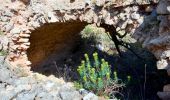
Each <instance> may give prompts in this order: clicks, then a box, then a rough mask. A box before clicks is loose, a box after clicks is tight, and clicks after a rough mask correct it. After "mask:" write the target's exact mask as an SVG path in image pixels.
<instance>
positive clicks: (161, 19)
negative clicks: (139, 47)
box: [134, 0, 170, 100]
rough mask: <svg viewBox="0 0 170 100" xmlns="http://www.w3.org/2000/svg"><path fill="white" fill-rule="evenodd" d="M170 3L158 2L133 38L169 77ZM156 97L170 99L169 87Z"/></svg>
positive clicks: (165, 1) (167, 0) (166, 0)
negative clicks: (149, 53) (148, 52)
mask: <svg viewBox="0 0 170 100" xmlns="http://www.w3.org/2000/svg"><path fill="white" fill-rule="evenodd" d="M169 15H170V1H169V0H160V2H159V4H158V6H157V8H156V10H155V13H152V14H151V15H150V16H146V17H144V22H143V24H142V25H141V26H139V27H138V28H137V29H136V32H135V34H134V37H135V38H136V39H137V40H138V41H140V42H141V43H143V47H145V48H147V49H149V50H150V51H151V52H152V53H153V54H154V55H155V57H156V58H157V59H158V61H157V68H158V69H165V70H167V72H168V75H170V50H169V49H170V37H169V34H170V28H169V27H170V16H169ZM163 90H164V92H159V93H158V95H159V96H160V98H162V99H164V100H169V99H170V85H166V86H164V89H163Z"/></svg>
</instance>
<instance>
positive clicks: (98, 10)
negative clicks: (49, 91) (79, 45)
mask: <svg viewBox="0 0 170 100" xmlns="http://www.w3.org/2000/svg"><path fill="white" fill-rule="evenodd" d="M21 1H22V0H21ZM6 2H7V3H5V1H4V2H3V3H4V5H3V6H2V8H3V9H1V10H0V11H1V15H2V16H1V22H0V26H1V30H2V31H4V32H5V34H6V37H7V38H8V41H9V44H8V47H7V45H4V48H5V47H6V49H7V48H8V50H9V55H8V57H7V58H8V60H10V61H11V63H12V64H13V65H14V66H18V65H19V66H23V67H24V66H30V65H31V62H30V61H29V59H28V55H27V53H28V49H29V48H30V45H31V43H30V36H31V35H32V33H34V32H35V31H36V30H37V29H40V28H41V27H44V26H46V24H51V25H52V24H56V25H57V24H58V23H69V22H72V23H77V22H81V23H82V24H83V25H84V23H95V24H97V25H100V23H105V24H110V25H114V26H118V27H117V30H122V29H123V30H125V31H127V30H126V27H130V29H131V30H130V31H131V32H132V33H133V32H134V31H135V28H136V27H137V26H139V25H140V24H141V23H142V20H143V16H142V15H141V14H140V13H139V12H138V10H139V7H140V6H139V5H135V3H133V2H130V3H129V2H128V3H120V2H119V3H117V4H116V3H114V2H111V1H105V0H103V1H98V0H97V1H96V3H94V2H93V3H92V2H90V3H89V2H84V1H81V0H78V1H76V2H74V3H70V2H69V0H68V1H67V0H65V1H56V0H51V1H46V0H42V1H36V0H31V1H30V2H28V3H26V2H24V3H22V2H20V1H14V2H8V1H6ZM13 4H15V5H14V6H13V7H11V6H10V5H13ZM141 5H147V4H146V3H141ZM121 7H122V8H123V9H120V8H121ZM151 8H152V7H151ZM5 9H6V10H5ZM41 29H42V28H41ZM75 30H76V28H75ZM128 31H129V30H128Z"/></svg>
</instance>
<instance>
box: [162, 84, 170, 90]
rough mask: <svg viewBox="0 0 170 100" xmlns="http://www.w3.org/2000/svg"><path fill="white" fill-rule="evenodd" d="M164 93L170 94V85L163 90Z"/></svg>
mask: <svg viewBox="0 0 170 100" xmlns="http://www.w3.org/2000/svg"><path fill="white" fill-rule="evenodd" d="M163 91H164V92H170V84H168V85H165V86H164V88H163Z"/></svg>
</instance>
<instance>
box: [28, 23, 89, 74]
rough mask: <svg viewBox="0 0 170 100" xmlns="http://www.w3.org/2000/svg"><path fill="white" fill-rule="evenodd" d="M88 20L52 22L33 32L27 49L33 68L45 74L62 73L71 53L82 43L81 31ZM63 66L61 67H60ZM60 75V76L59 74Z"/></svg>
mask: <svg viewBox="0 0 170 100" xmlns="http://www.w3.org/2000/svg"><path fill="white" fill-rule="evenodd" d="M86 25H87V23H86V22H80V21H76V22H72V21H70V22H65V23H60V22H57V23H50V24H45V25H43V26H41V27H40V28H38V29H36V30H35V31H33V32H32V33H31V37H30V43H31V45H30V48H29V49H28V51H27V55H28V60H29V61H31V63H32V65H31V70H32V71H34V72H39V73H42V74H44V75H51V74H53V75H56V74H62V71H60V70H63V69H64V68H63V67H65V66H64V65H63V62H66V61H68V58H69V57H70V55H71V54H72V53H74V52H76V49H79V47H78V46H80V45H81V37H80V34H79V33H80V32H81V31H82V30H83V28H84V27H85V26H86ZM59 68H61V69H59ZM58 77H60V76H59V75H58Z"/></svg>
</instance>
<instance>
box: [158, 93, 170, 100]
mask: <svg viewBox="0 0 170 100" xmlns="http://www.w3.org/2000/svg"><path fill="white" fill-rule="evenodd" d="M157 95H158V96H159V98H161V99H162V100H169V99H170V92H158V93H157Z"/></svg>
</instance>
